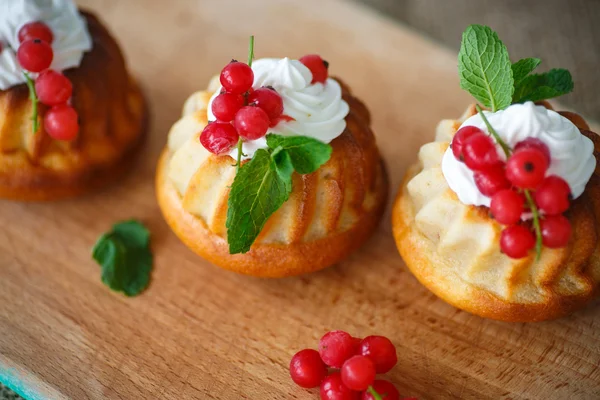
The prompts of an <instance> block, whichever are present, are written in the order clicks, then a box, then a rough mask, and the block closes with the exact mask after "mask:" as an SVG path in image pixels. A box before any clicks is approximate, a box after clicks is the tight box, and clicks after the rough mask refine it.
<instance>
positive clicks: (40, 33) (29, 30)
mask: <svg viewBox="0 0 600 400" xmlns="http://www.w3.org/2000/svg"><path fill="white" fill-rule="evenodd" d="M18 37H19V43H23V42H24V41H26V40H29V39H40V40H43V41H44V42H46V43H48V44H52V41H53V40H54V34H52V30H51V29H50V27H49V26H48V25H46V24H45V23H43V22H40V21H36V22H29V23H27V24H25V25H23V26H22V27H21V29H19V34H18Z"/></svg>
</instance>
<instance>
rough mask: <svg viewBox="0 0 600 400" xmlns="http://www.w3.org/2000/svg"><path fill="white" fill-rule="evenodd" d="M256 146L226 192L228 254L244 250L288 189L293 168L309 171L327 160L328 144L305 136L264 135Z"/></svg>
mask: <svg viewBox="0 0 600 400" xmlns="http://www.w3.org/2000/svg"><path fill="white" fill-rule="evenodd" d="M267 146H268V148H267V149H260V150H258V151H257V152H256V153H255V154H254V157H253V158H252V160H250V162H248V163H246V164H244V165H242V166H241V167H240V169H239V172H238V173H237V174H236V176H235V178H234V180H233V184H232V185H231V190H230V192H229V200H228V204H227V206H228V209H227V221H226V223H225V226H226V227H227V242H228V244H229V253H230V254H238V253H246V252H248V251H249V250H250V247H251V246H252V244H253V243H254V241H255V240H256V238H257V237H258V235H259V234H260V232H261V231H262V229H263V228H264V226H265V223H266V222H267V220H268V219H269V217H270V216H271V215H273V213H275V212H276V211H277V210H278V209H279V208H280V207H281V206H282V205H283V203H285V202H286V201H287V200H288V199H289V197H290V194H291V192H292V174H293V173H294V171H296V172H298V173H301V174H309V173H312V172H314V171H316V170H317V169H318V168H319V167H320V166H321V165H323V164H324V163H326V162H327V160H329V158H330V156H331V152H332V149H331V146H330V145H328V144H325V143H323V142H320V141H319V140H316V139H312V138H309V137H305V136H280V135H274V134H269V135H267Z"/></svg>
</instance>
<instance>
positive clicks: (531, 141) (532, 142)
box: [514, 137, 551, 164]
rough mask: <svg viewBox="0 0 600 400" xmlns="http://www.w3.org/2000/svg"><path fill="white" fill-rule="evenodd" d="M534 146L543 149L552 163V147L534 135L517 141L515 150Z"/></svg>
mask: <svg viewBox="0 0 600 400" xmlns="http://www.w3.org/2000/svg"><path fill="white" fill-rule="evenodd" d="M532 148H534V149H539V150H541V151H542V153H544V155H545V156H546V159H547V160H548V164H550V161H551V158H550V148H548V146H547V145H546V143H544V142H543V141H542V140H541V139H538V138H534V137H530V138H527V139H525V140H523V141H521V142H519V143H517V145H516V146H515V148H514V151H519V150H523V149H532Z"/></svg>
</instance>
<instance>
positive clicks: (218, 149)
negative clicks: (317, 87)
mask: <svg viewBox="0 0 600 400" xmlns="http://www.w3.org/2000/svg"><path fill="white" fill-rule="evenodd" d="M300 61H301V62H302V63H304V65H306V66H307V67H308V68H309V69H310V70H311V72H312V74H313V83H315V82H321V83H323V82H325V80H326V79H327V62H326V61H323V59H321V57H319V56H317V55H309V56H305V57H302V58H301V59H300ZM220 81H221V85H222V86H223V89H222V91H221V93H220V94H219V95H218V96H217V97H215V98H214V100H213V102H212V106H211V110H212V113H213V115H214V116H215V117H216V119H217V120H216V121H214V122H210V123H209V124H208V125H207V126H206V127H205V128H204V130H203V131H202V134H201V135H200V143H202V145H203V146H204V147H205V148H206V149H207V150H208V151H210V152H211V153H214V154H224V153H228V152H229V151H231V149H232V148H233V147H234V146H235V145H236V144H237V143H238V142H239V141H240V139H241V140H256V139H260V138H261V137H263V136H265V135H266V134H267V130H268V129H269V127H274V126H275V125H277V124H278V123H279V122H280V121H289V120H292V118H291V117H289V116H286V115H283V100H282V99H281V96H280V95H279V93H277V91H276V90H275V89H274V88H273V87H270V86H264V87H261V88H259V89H256V90H254V89H253V88H252V84H253V82H254V72H253V71H252V68H251V67H250V65H248V64H244V63H242V62H239V61H236V60H232V61H231V62H230V63H229V64H227V65H226V66H225V68H223V70H222V71H221V76H220Z"/></svg>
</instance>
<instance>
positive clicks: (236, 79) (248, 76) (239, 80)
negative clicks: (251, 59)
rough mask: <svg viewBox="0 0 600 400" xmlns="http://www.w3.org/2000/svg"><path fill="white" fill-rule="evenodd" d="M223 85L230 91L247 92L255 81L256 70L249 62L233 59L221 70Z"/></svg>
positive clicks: (235, 92)
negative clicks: (253, 69) (254, 70)
mask: <svg viewBox="0 0 600 400" xmlns="http://www.w3.org/2000/svg"><path fill="white" fill-rule="evenodd" d="M220 80H221V85H223V87H224V88H225V90H226V91H228V92H229V93H234V94H243V93H246V92H247V91H248V90H249V89H250V88H251V87H252V83H254V72H253V71H252V68H250V67H249V66H248V64H244V63H241V62H239V61H235V60H233V61H231V62H230V63H229V64H227V65H226V66H225V68H223V70H222V71H221V79H220Z"/></svg>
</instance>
